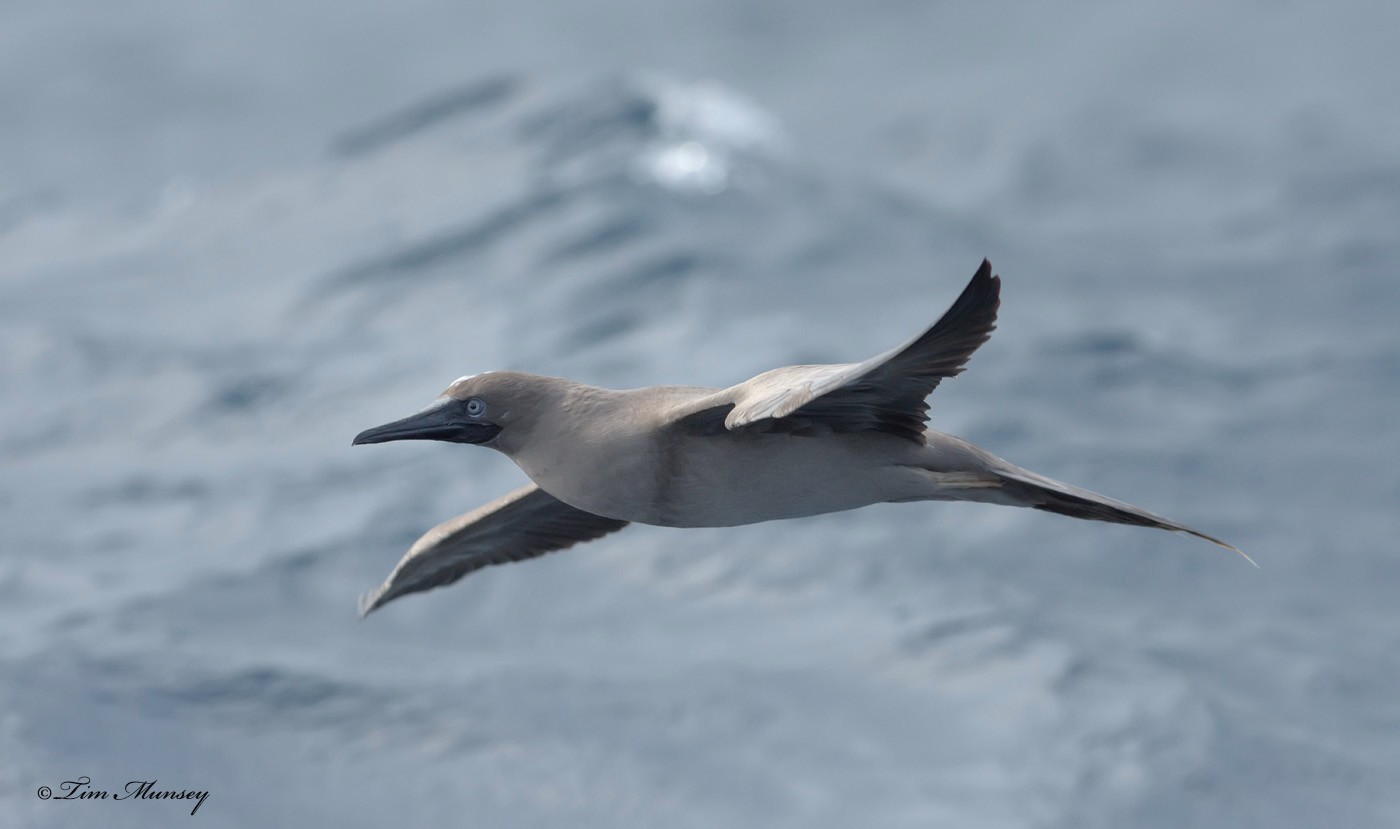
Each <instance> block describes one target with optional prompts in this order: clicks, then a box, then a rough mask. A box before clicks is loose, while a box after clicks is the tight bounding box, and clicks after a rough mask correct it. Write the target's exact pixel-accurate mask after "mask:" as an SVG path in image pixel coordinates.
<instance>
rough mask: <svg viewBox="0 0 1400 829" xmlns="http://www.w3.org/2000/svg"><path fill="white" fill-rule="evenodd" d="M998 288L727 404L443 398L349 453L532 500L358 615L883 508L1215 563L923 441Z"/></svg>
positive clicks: (643, 398) (641, 394)
mask: <svg viewBox="0 0 1400 829" xmlns="http://www.w3.org/2000/svg"><path fill="white" fill-rule="evenodd" d="M999 288H1000V280H999V279H998V278H997V277H995V276H992V274H991V267H990V265H989V264H988V263H986V262H984V263H983V265H982V268H981V269H980V270H979V271H978V273H977V275H976V276H974V277H973V280H972V282H971V283H969V285H968V287H967V288H966V289H965V290H964V291H963V294H962V295H961V296H960V297H959V298H958V300H957V302H955V303H954V305H953V307H952V308H950V309H949V310H948V312H947V313H946V314H944V315H943V317H942V318H941V319H940V320H939V321H938V322H937V323H936V324H935V325H934V326H933V327H931V328H930V329H929V330H928V331H925V332H924V333H923V334H921V335H920V336H919V337H916V338H915V339H914V340H911V341H910V342H909V343H906V344H905V345H903V346H900V347H899V348H896V349H893V350H891V351H889V352H886V353H885V354H881V355H879V356H877V357H875V358H872V359H870V360H867V361H865V362H862V363H852V364H844V365H831V366H788V367H785V368H780V369H775V370H773V371H770V372H765V373H764V374H760V375H758V376H757V377H755V378H753V379H751V380H748V381H746V382H744V383H740V384H738V385H735V386H731V387H729V388H726V389H712V388H701V387H695V386H653V387H649V388H643V389H632V390H626V391H615V390H610V389H602V388H597V387H594V386H588V385H584V384H580V383H575V382H572V381H569V380H563V379H560V378H554V377H541V376H538V375H532V374H525V373H522V372H509V371H503V372H488V373H486V374H481V375H474V376H471V377H464V378H461V379H459V380H457V381H456V382H454V383H453V384H452V385H451V386H450V387H449V388H448V389H447V391H446V392H445V393H444V394H443V395H442V396H441V397H439V398H438V400H437V401H435V402H434V404H433V405H431V406H429V407H428V408H427V409H425V410H423V411H422V412H420V413H418V414H416V415H413V416H411V417H408V418H405V419H403V420H400V421H395V422H394V423H390V424H387V425H385V426H381V427H378V428H376V429H370V430H367V431H366V432H363V433H361V434H360V435H359V436H358V437H357V438H356V439H355V442H356V443H378V442H384V441H389V440H399V439H418V438H427V439H436V440H447V441H454V442H463V443H476V444H483V445H487V446H491V447H492V448H495V449H497V450H499V451H501V452H502V453H504V454H505V455H507V456H508V457H510V458H511V459H512V460H513V461H515V463H516V464H517V465H518V466H519V467H520V469H521V470H522V471H523V472H524V473H525V474H526V475H527V476H528V477H529V478H530V480H531V481H532V485H531V486H528V487H526V488H524V489H522V490H519V491H517V492H514V493H511V494H510V495H507V496H505V497H504V498H502V499H500V500H498V501H496V502H495V503H493V504H488V505H487V506H485V507H483V508H481V509H480V510H477V511H475V512H473V513H469V514H467V515H464V516H461V517H459V518H457V519H453V520H452V521H449V522H446V523H444V524H442V525H440V526H439V527H437V528H434V530H432V531H430V532H429V533H428V534H427V535H425V536H424V537H423V538H422V539H420V540H419V542H418V543H417V544H415V545H414V547H413V549H411V550H410V551H409V553H408V555H407V556H405V558H404V560H403V561H402V562H400V564H399V566H398V568H396V569H395V571H394V573H393V575H391V576H390V578H389V580H388V581H387V582H386V583H385V584H384V585H383V586H382V587H381V588H380V589H379V590H378V591H376V592H375V593H374V594H372V595H371V596H369V597H367V599H366V604H365V605H364V611H365V612H368V611H369V610H373V609H374V608H376V607H379V606H381V605H383V604H384V603H385V602H387V601H390V600H392V599H393V598H396V597H397V596H400V595H403V594H405V593H410V592H414V591H417V590H425V589H428V588H431V587H435V586H439V585H442V584H448V583H451V582H453V581H456V580H457V579H459V578H461V577H462V576H463V575H465V574H466V573H468V572H470V571H472V570H475V569H478V568H480V567H483V566H486V565H488V564H495V563H499V562H502V561H512V560H517V559H520V558H528V557H531V556H535V555H540V554H542V553H545V552H549V551H551V550H557V549H563V548H565V547H568V546H571V545H572V544H574V543H577V542H579V541H585V540H589V539H592V538H596V537H598V536H600V535H604V534H606V533H608V532H612V531H615V530H617V529H621V528H622V527H624V526H626V524H627V523H629V522H636V523H641V524H654V525H659V526H666V527H730V526H737V525H742V524H753V523H757V522H761V521H771V520H775V519H783V518H800V517H804V516H810V515H819V514H822V513H828V512H839V511H843V510H850V509H856V508H858V507H863V506H867V505H870V504H876V503H884V502H908V501H925V500H948V501H955V500H956V501H982V502H988V503H996V504H1006V505H1011V506H1029V507H1034V508H1037V509H1042V510H1047V511H1050V512H1057V513H1061V514H1064V515H1072V516H1075V517H1080V518H1090V519H1095V520H1102V521H1111V522H1115V523H1124V524H1134V525H1139V526H1148V527H1158V528H1162V529H1168V530H1175V531H1180V532H1186V533H1190V534H1192V535H1196V536H1199V537H1201V538H1205V539H1207V540H1209V541H1212V542H1215V543H1217V544H1220V545H1222V546H1225V547H1230V545H1228V544H1225V543H1224V542H1222V541H1220V540H1218V539H1216V538H1213V537H1211V536H1208V535H1205V534H1204V533H1200V532H1198V531H1196V530H1193V529H1191V528H1189V527H1186V526H1184V525H1181V524H1177V523H1175V522H1172V521H1169V520H1167V519H1165V518H1162V517H1160V516H1157V515H1153V514H1152V513H1149V512H1146V511H1144V510H1141V509H1138V508H1137V507H1133V506H1131V505H1129V504H1125V503H1122V502H1120V501H1114V500H1112V499H1109V498H1105V497H1104V496H1101V495H1097V494H1095V493H1092V492H1089V491H1087V490H1082V489H1078V488H1076V487H1071V486H1069V485H1067V484H1062V483H1060V482H1058V481H1054V480H1052V479H1049V478H1045V477H1043V476H1040V475H1037V474H1035V473H1032V472H1029V471H1027V470H1024V469H1021V468H1019V467H1016V466H1014V465H1012V464H1010V463H1008V462H1007V461H1004V460H1002V459H1000V458H998V457H996V456H995V455H992V454H991V453H989V452H986V451H985V450H983V449H981V448H979V447H977V446H974V445H972V444H970V443H968V442H966V441H964V440H962V439H960V438H957V437H954V436H952V435H947V434H943V433H941V432H938V431H934V430H932V429H929V428H928V427H927V424H926V412H927V409H928V406H927V404H926V403H925V402H924V398H925V397H927V395H928V394H929V392H931V391H932V390H933V389H934V388H935V387H936V386H937V385H938V384H939V382H940V381H941V380H943V379H945V378H947V377H951V376H954V375H956V374H957V373H959V372H961V371H962V368H963V364H964V363H965V362H966V361H967V358H968V357H969V356H971V354H972V352H973V351H974V350H976V348H977V347H978V346H979V345H981V344H982V343H983V342H985V341H986V339H987V337H988V336H989V335H990V333H991V331H992V329H993V328H994V327H995V320H996V310H997V307H998V304H999V297H998V293H999ZM1230 549H1234V548H1233V547H1230Z"/></svg>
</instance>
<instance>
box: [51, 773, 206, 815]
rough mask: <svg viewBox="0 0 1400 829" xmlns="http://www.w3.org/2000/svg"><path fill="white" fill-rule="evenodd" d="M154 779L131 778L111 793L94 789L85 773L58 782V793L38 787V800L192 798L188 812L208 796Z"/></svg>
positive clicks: (196, 808)
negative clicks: (165, 786)
mask: <svg viewBox="0 0 1400 829" xmlns="http://www.w3.org/2000/svg"><path fill="white" fill-rule="evenodd" d="M156 782H157V781H155V780H132V781H130V782H129V783H127V784H126V785H125V786H124V787H123V788H122V790H121V791H120V792H118V793H116V794H113V793H111V792H109V791H107V790H105V789H94V788H93V787H92V778H91V777H88V776H87V775H86V774H85V775H83V776H82V777H79V778H78V779H76V780H65V781H63V782H62V783H59V784H58V790H59V792H60V794H54V791H53V789H50V788H49V787H48V786H40V787H39V799H40V800H193V801H195V804H194V808H193V809H190V814H194V813H195V812H198V811H199V807H200V806H203V805H204V798H206V797H208V796H209V792H208V791H194V790H190V789H165V790H160V789H157V788H156Z"/></svg>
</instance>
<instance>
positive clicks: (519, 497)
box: [360, 484, 628, 616]
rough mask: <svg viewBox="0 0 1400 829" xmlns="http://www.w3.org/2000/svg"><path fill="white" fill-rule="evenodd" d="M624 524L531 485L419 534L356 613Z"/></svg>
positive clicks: (601, 534)
mask: <svg viewBox="0 0 1400 829" xmlns="http://www.w3.org/2000/svg"><path fill="white" fill-rule="evenodd" d="M627 523H628V522H626V521H619V520H618V519H616V518H604V517H603V516H601V515H594V514H593V513H591V512H584V511H583V510H581V509H575V508H574V507H571V506H569V505H568V504H566V503H564V502H563V501H560V500H559V499H558V498H555V497H554V496H553V495H550V494H549V493H548V492H545V491H544V490H542V489H540V488H539V487H538V486H535V485H534V484H530V485H529V486H526V487H523V488H521V489H517V490H516V491H515V492H512V493H510V494H509V495H506V496H504V497H502V498H498V499H496V500H495V501H492V502H491V503H489V504H487V505H486V506H484V507H481V508H480V509H476V510H473V511H471V512H469V513H467V514H466V515H459V516H457V517H456V518H453V519H451V520H449V521H444V522H443V523H441V524H439V525H437V526H436V527H433V528H432V529H431V530H428V531H427V532H426V533H424V534H423V537H422V538H420V539H418V541H416V542H415V543H414V545H413V546H412V547H411V548H409V551H408V554H407V555H405V556H404V557H403V559H402V560H401V561H400V562H399V563H398V566H397V567H395V568H394V572H393V573H390V574H389V578H388V579H387V580H386V581H385V582H384V583H383V584H382V585H380V586H379V589H377V590H375V591H374V592H372V593H369V594H366V595H365V596H363V597H361V599H360V615H361V616H366V615H368V614H369V613H370V612H372V611H374V610H377V609H379V608H380V607H383V606H384V605H385V604H387V603H388V602H391V601H393V600H394V599H397V598H398V597H400V596H403V595H407V594H409V593H417V592H418V591H420V590H431V589H432V588H434V587H442V586H444V585H448V584H452V583H453V582H455V581H457V580H458V579H460V578H462V577H463V576H465V575H467V574H468V573H470V572H472V571H473V570H480V569H481V568H482V567H489V566H491V565H492V564H505V563H506V562H510V561H520V560H521V559H527V558H534V557H535V556H541V555H544V554H545V553H551V552H554V551H555V550H563V549H566V548H569V547H572V546H574V545H575V544H578V543H579V542H581V541H592V540H593V539H595V538H600V537H602V536H605V535H607V534H608V533H610V532H616V531H617V530H620V529H622V528H623V527H625V526H627Z"/></svg>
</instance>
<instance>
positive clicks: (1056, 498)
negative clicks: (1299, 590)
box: [995, 464, 1259, 567]
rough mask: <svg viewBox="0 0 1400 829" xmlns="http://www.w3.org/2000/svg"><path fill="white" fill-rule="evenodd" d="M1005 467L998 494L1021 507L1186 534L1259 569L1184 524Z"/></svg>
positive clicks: (999, 473)
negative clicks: (1217, 547) (1222, 549)
mask: <svg viewBox="0 0 1400 829" xmlns="http://www.w3.org/2000/svg"><path fill="white" fill-rule="evenodd" d="M1007 467H1010V468H998V469H996V471H995V474H996V476H997V477H998V478H1000V479H1001V491H1002V492H1003V493H1005V494H1006V495H1009V496H1011V498H1012V499H1014V500H1016V501H1018V502H1019V503H1020V504H1021V505H1022V506H1027V507H1031V508H1033V509H1038V510H1044V511H1046V512H1054V513H1058V514H1060V515H1069V516H1072V517H1074V518H1087V519H1089V520H1090V521H1108V522H1110V523H1113V524H1131V525H1133V526H1135V527H1155V528H1157V529H1160V530H1171V531H1172V532H1178V533H1187V534H1189V535H1194V536H1196V537H1197V538H1203V539H1205V540H1206V541H1209V542H1211V543H1212V544H1219V545H1220V546H1221V547H1224V548H1225V549H1227V550H1233V551H1234V552H1236V553H1239V554H1240V555H1241V556H1244V559H1245V561H1248V562H1249V563H1250V564H1254V566H1255V567H1258V566H1259V565H1258V564H1255V562H1254V559H1252V558H1250V557H1249V556H1248V555H1245V553H1244V551H1242V550H1240V549H1239V548H1238V547H1236V546H1234V545H1233V544H1228V543H1226V542H1224V541H1221V540H1220V539H1218V538H1216V537H1215V536H1213V535H1207V534H1205V533H1203V532H1201V531H1200V530H1195V529H1192V528H1191V527H1188V526H1186V525H1185V524H1178V523H1177V522H1175V521H1169V520H1167V519H1166V518H1163V517H1162V516H1160V515H1153V514H1152V513H1150V512H1148V511H1147V510H1144V509H1139V508H1138V507H1135V506H1133V505H1132V504H1125V503H1123V502H1122V501H1115V500H1113V499H1112V498H1107V497H1105V496H1103V495H1099V494H1098V493H1096V492H1090V491H1089V490H1087V489H1080V488H1079V487H1074V486H1070V485H1069V484H1064V483H1060V482H1059V481H1056V480H1053V479H1051V478H1047V477H1045V476H1044V475H1037V474H1035V473H1034V472H1029V471H1027V470H1024V469H1021V468H1019V467H1012V466H1011V465H1010V464H1007Z"/></svg>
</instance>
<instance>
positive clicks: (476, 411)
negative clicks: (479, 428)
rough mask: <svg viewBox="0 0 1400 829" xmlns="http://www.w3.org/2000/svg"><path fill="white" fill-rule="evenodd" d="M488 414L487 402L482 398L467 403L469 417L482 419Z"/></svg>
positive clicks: (474, 398) (475, 398)
mask: <svg viewBox="0 0 1400 829" xmlns="http://www.w3.org/2000/svg"><path fill="white" fill-rule="evenodd" d="M484 414H486V401H484V400H482V399H481V398H480V397H473V398H472V399H470V400H468V401H467V416H468V417H481V416H482V415H484Z"/></svg>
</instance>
